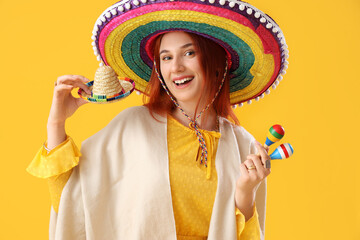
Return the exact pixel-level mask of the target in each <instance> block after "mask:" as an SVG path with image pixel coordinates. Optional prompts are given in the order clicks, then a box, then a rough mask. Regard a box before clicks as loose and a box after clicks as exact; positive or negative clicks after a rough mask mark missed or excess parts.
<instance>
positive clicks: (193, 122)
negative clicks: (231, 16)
mask: <svg viewBox="0 0 360 240" xmlns="http://www.w3.org/2000/svg"><path fill="white" fill-rule="evenodd" d="M154 68H155V72H156V75H157V77H158V79H159V81H160V83H161V85H162V86H163V88H164V89H165V92H166V93H167V95H169V97H170V99H171V101H172V102H173V103H174V104H175V106H176V107H177V108H178V109H179V110H180V112H181V113H182V114H183V115H184V116H185V117H187V118H188V119H189V121H190V123H191V125H192V126H193V127H194V130H195V132H196V136H197V138H198V140H199V144H200V148H201V158H200V163H201V164H202V163H204V164H205V167H207V147H206V143H205V140H204V137H203V135H202V134H201V132H200V130H199V125H198V123H197V120H198V119H199V118H200V116H201V115H202V114H203V113H204V112H205V111H206V110H208V109H209V107H210V106H211V105H212V104H213V103H214V101H215V99H216V97H217V96H218V95H219V93H220V90H221V88H222V86H223V85H224V82H225V77H226V74H227V71H228V61H226V66H225V72H224V76H223V79H222V80H221V84H220V86H219V89H218V90H217V92H216V93H215V96H214V98H213V99H212V100H211V102H210V103H209V104H208V105H207V106H206V107H205V108H204V109H203V110H201V112H200V113H199V114H198V115H197V116H196V118H195V119H194V120H193V119H192V118H191V117H190V116H189V115H188V114H187V113H186V112H185V111H184V109H182V107H181V106H180V105H179V103H178V102H177V101H176V100H175V99H174V98H173V97H172V96H171V94H170V92H169V89H168V88H167V86H166V85H165V82H164V80H163V79H162V78H161V77H160V74H159V72H158V70H157V67H156V61H155V57H154Z"/></svg>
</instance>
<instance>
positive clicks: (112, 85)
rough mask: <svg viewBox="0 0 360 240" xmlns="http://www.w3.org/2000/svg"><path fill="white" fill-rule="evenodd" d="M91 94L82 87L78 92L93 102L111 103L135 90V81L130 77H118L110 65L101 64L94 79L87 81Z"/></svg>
mask: <svg viewBox="0 0 360 240" xmlns="http://www.w3.org/2000/svg"><path fill="white" fill-rule="evenodd" d="M86 85H87V86H89V88H90V91H91V94H87V93H86V92H84V91H83V90H82V89H81V88H80V89H79V91H78V94H79V96H80V97H81V98H83V99H85V100H87V101H89V102H93V103H110V102H116V101H120V100H122V99H123V98H125V97H127V96H129V95H130V93H131V92H132V91H134V88H135V83H134V81H132V80H131V79H129V78H118V77H117V75H116V73H115V71H114V70H113V69H112V68H111V67H110V66H100V67H99V68H98V69H97V71H96V73H95V78H94V81H90V82H88V83H86Z"/></svg>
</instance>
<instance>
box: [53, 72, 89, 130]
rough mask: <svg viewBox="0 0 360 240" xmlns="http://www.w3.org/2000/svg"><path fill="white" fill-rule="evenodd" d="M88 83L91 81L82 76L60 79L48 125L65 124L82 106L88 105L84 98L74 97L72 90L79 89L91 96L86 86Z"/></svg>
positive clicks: (56, 87)
mask: <svg viewBox="0 0 360 240" xmlns="http://www.w3.org/2000/svg"><path fill="white" fill-rule="evenodd" d="M88 81H89V79H87V78H86V77H84V76H81V75H64V76H61V77H58V79H57V81H56V86H55V88H54V95H53V100H52V105H51V109H50V115H49V119H48V124H64V123H65V120H66V119H67V118H69V117H70V116H72V115H73V114H74V112H75V111H76V110H77V109H78V108H79V107H80V106H81V105H83V104H85V103H87V101H86V100H84V99H82V98H75V97H73V96H72V94H71V90H73V89H74V88H76V87H78V88H81V89H82V90H84V91H85V92H86V93H88V94H90V93H91V91H90V89H89V87H88V86H87V85H86V84H85V83H86V82H88Z"/></svg>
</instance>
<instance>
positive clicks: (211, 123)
mask: <svg viewBox="0 0 360 240" xmlns="http://www.w3.org/2000/svg"><path fill="white" fill-rule="evenodd" d="M181 108H182V109H183V110H184V111H185V112H186V114H188V115H189V116H190V117H191V118H192V119H193V120H195V117H196V116H197V115H199V113H200V111H202V110H203V107H202V108H201V107H200V106H199V107H198V109H197V111H196V114H194V113H195V108H194V107H192V108H191V107H186V106H183V105H181ZM172 116H173V117H174V118H175V119H176V120H178V121H179V122H180V123H181V124H183V125H184V126H189V123H190V120H189V119H188V118H187V117H186V116H185V115H184V114H183V113H182V112H181V111H180V109H179V108H176V109H175V110H174V111H173V112H172ZM196 122H197V124H198V125H199V127H200V128H201V129H204V130H208V131H214V130H217V127H218V126H217V114H216V112H215V110H214V108H213V107H210V108H209V109H208V110H206V111H205V112H203V113H202V114H201V116H200V117H199V118H198V119H197V121H196Z"/></svg>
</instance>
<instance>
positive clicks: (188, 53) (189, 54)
mask: <svg viewBox="0 0 360 240" xmlns="http://www.w3.org/2000/svg"><path fill="white" fill-rule="evenodd" d="M194 54H195V51H188V52H186V53H185V56H191V55H194Z"/></svg>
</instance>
